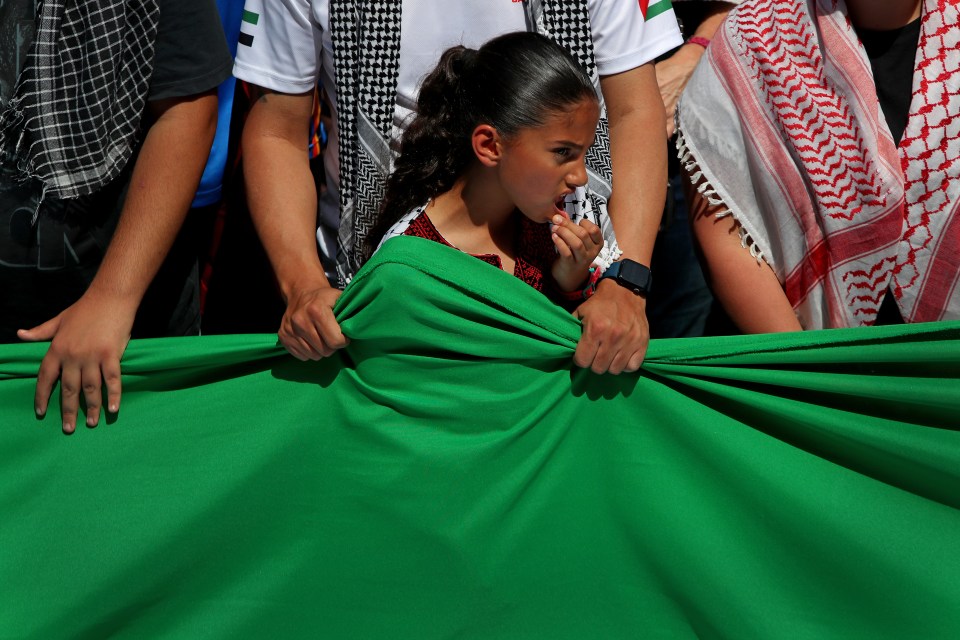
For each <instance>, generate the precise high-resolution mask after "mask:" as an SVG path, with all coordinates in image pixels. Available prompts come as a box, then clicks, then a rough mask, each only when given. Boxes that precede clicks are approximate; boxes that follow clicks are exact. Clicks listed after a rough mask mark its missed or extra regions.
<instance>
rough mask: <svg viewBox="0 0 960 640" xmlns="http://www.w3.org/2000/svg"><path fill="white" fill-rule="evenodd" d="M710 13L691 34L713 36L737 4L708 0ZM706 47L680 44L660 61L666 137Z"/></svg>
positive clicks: (660, 85)
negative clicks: (678, 102) (681, 97)
mask: <svg viewBox="0 0 960 640" xmlns="http://www.w3.org/2000/svg"><path fill="white" fill-rule="evenodd" d="M705 4H707V5H709V7H708V8H707V9H706V11H707V14H706V16H705V17H704V19H703V21H702V22H701V23H700V24H699V25H697V28H696V30H695V31H694V32H693V34H692V36H694V37H698V38H703V39H705V40H712V39H713V36H714V34H715V33H716V32H717V29H718V28H719V27H720V25H721V24H722V23H723V20H724V18H726V17H727V14H728V13H729V12H730V10H731V9H732V8H733V7H734V5H733V4H731V3H729V2H707V3H705ZM704 51H706V49H705V48H704V47H702V46H700V45H699V44H693V43H690V42H687V43H686V44H683V45H682V46H680V47H679V48H678V49H677V50H676V51H675V52H674V54H673V55H672V56H670V57H669V58H666V59H665V60H661V61H660V62H658V63H657V85H658V86H659V88H660V97H661V98H662V99H663V106H664V112H665V114H666V119H667V137H668V138H669V137H670V136H672V135H673V131H674V122H673V114H674V112H676V110H677V101H678V100H679V99H680V94H681V93H683V88H684V87H686V86H687V81H688V80H690V75H691V74H692V73H693V70H694V69H695V68H696V66H697V63H698V62H700V58H702V57H703V53H704Z"/></svg>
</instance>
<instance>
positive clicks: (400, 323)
mask: <svg viewBox="0 0 960 640" xmlns="http://www.w3.org/2000/svg"><path fill="white" fill-rule="evenodd" d="M337 313H338V317H339V318H340V320H341V322H342V326H343V329H344V332H345V334H346V335H348V336H349V337H350V338H351V340H352V342H351V344H350V346H349V347H348V348H347V349H345V350H344V351H342V352H340V353H339V354H338V355H336V356H335V357H333V358H329V359H327V360H324V361H321V362H305V363H304V362H299V361H296V360H295V359H293V358H292V357H290V356H288V355H286V354H285V352H284V351H283V350H282V348H280V347H278V346H277V345H276V339H275V337H274V336H224V337H203V338H183V339H165V340H143V341H135V342H132V343H131V344H130V346H129V348H128V349H127V353H126V355H125V357H124V392H123V393H124V395H123V402H122V409H121V413H120V416H119V417H118V418H117V419H116V420H115V421H113V420H111V421H106V422H105V421H103V420H102V421H101V424H100V426H99V427H97V428H96V429H92V430H90V429H85V428H83V427H80V428H79V429H78V431H77V433H76V434H75V435H73V436H71V437H65V436H63V435H61V434H60V426H59V419H58V415H57V414H58V408H57V407H55V406H52V407H51V409H50V412H49V415H48V417H47V418H46V419H43V420H38V419H36V418H35V417H34V416H33V409H32V398H33V387H34V384H35V374H36V370H37V367H38V364H39V360H40V358H41V357H42V355H43V353H44V351H45V348H46V345H10V346H5V347H3V348H2V349H0V474H2V478H0V594H2V596H3V598H2V601H0V638H44V639H50V638H103V637H108V636H109V637H114V636H116V637H129V638H145V637H189V638H238V637H249V638H260V637H276V638H292V637H329V638H381V637H382V638H403V637H410V638H531V637H544V638H636V637H654V638H686V637H690V638H697V637H699V638H736V639H744V638H763V639H768V638H790V639H794V638H906V637H917V638H920V637H922V638H955V637H957V635H958V633H960V544H958V542H957V541H958V538H960V433H958V429H957V426H958V416H960V323H949V324H948V323H944V324H931V325H914V326H906V327H889V328H876V329H848V330H835V331H822V332H809V333H803V334H790V335H770V336H743V337H731V338H717V339H696V340H670V341H655V342H653V343H651V345H650V350H649V353H648V357H647V360H646V362H645V364H644V367H643V369H642V370H641V372H640V373H638V374H628V375H621V376H616V377H614V376H609V375H605V376H597V375H594V374H592V373H590V372H589V371H584V370H580V369H578V368H576V367H575V366H573V365H572V362H571V357H572V354H573V349H574V347H575V345H576V341H577V339H578V337H579V332H580V327H579V323H578V321H576V320H575V319H574V318H572V317H571V316H570V315H569V314H567V313H566V312H564V311H563V310H562V309H560V308H558V307H556V306H554V305H553V304H551V303H550V302H549V301H548V300H547V299H546V298H544V297H543V296H541V295H540V294H539V293H537V292H536V291H534V290H533V289H532V288H530V287H528V286H527V285H525V284H524V283H522V282H520V281H519V280H517V279H515V278H513V277H512V276H509V275H508V274H505V273H503V272H501V271H498V270H497V269H495V268H493V267H491V266H490V265H488V264H485V263H483V262H481V261H479V260H476V259H474V258H471V257H470V256H466V255H464V254H460V253H458V252H456V251H454V250H452V249H449V248H446V247H443V246H440V245H438V244H436V243H431V242H429V241H425V240H420V239H417V238H397V239H394V240H391V241H390V242H388V243H387V244H386V245H385V246H384V248H383V249H381V251H380V252H378V253H377V254H376V255H375V256H374V258H373V260H372V261H371V262H370V263H369V264H367V265H366V266H365V267H364V268H363V269H362V270H361V272H360V273H358V275H357V276H356V278H355V279H354V281H353V282H352V283H351V285H350V286H349V287H348V289H347V290H346V291H345V292H344V294H343V296H341V298H340V301H339V303H338V306H337Z"/></svg>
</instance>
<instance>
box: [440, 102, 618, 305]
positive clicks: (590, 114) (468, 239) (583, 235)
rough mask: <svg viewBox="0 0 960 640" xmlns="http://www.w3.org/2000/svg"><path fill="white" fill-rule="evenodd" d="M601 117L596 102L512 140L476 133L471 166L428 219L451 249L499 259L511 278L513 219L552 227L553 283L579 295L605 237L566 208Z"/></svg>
mask: <svg viewBox="0 0 960 640" xmlns="http://www.w3.org/2000/svg"><path fill="white" fill-rule="evenodd" d="M599 117H600V109H599V106H598V105H597V102H596V101H595V100H589V99H586V100H583V101H581V102H579V103H576V104H575V105H573V106H572V107H571V108H570V109H569V110H567V111H563V112H557V113H553V114H550V115H549V116H547V118H545V120H544V123H543V124H542V125H541V126H538V127H530V128H527V129H521V130H520V131H518V132H516V133H515V134H514V135H512V136H509V137H504V136H501V135H500V133H499V132H498V131H497V130H496V129H495V128H494V127H492V126H490V125H487V124H481V125H478V126H477V127H476V128H475V129H474V131H473V134H472V136H471V141H472V144H473V151H474V154H475V160H474V162H473V163H472V164H471V165H470V167H469V168H468V169H467V170H466V171H465V172H464V174H463V175H462V176H461V177H460V179H459V180H457V182H456V183H455V184H454V186H453V188H451V189H450V190H449V191H447V192H446V193H443V194H441V195H439V196H437V197H436V198H435V199H434V200H433V202H432V203H431V204H430V206H429V207H428V208H427V215H428V216H429V217H430V220H431V221H432V222H433V224H434V226H436V227H437V230H438V231H439V232H440V233H441V234H442V235H443V236H444V238H446V239H447V241H449V242H450V243H451V244H453V245H454V246H456V247H457V248H459V249H460V250H462V251H466V252H467V253H472V254H497V255H499V256H500V259H501V262H502V265H503V269H504V270H505V271H508V272H510V273H512V272H513V269H514V266H515V264H516V255H515V252H514V239H515V226H514V225H515V219H514V215H515V214H516V212H518V211H519V212H520V213H521V214H522V215H525V216H527V217H528V218H529V219H530V220H532V221H534V222H538V223H543V224H551V225H553V226H552V231H553V233H552V237H553V242H554V245H555V246H556V247H557V253H558V258H557V260H556V261H555V262H554V265H553V268H552V271H551V272H552V275H553V277H554V280H556V282H557V285H558V286H559V287H560V288H561V289H562V290H565V291H573V290H575V289H577V288H578V287H580V286H581V285H582V283H583V281H584V280H585V279H586V277H587V271H588V269H589V267H590V264H591V263H592V261H593V259H594V258H595V257H596V256H597V254H598V253H599V252H600V249H601V248H602V246H603V237H602V234H601V233H600V229H599V228H598V227H597V226H596V225H595V224H593V223H591V222H589V221H586V220H583V221H581V222H580V224H579V225H576V224H574V223H573V222H571V221H570V220H569V218H568V217H567V215H566V213H565V212H564V210H563V200H564V198H565V197H566V196H568V195H569V194H571V193H573V192H574V190H575V189H576V188H577V187H581V186H583V185H585V184H586V183H587V169H586V165H585V161H584V159H585V155H586V152H587V149H589V147H590V145H591V144H593V139H594V133H595V131H596V126H597V120H598V118H599Z"/></svg>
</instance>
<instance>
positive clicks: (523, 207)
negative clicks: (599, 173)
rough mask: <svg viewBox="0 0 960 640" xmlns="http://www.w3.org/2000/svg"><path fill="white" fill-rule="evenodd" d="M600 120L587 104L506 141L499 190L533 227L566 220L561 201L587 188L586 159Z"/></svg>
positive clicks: (593, 107) (597, 110)
mask: <svg viewBox="0 0 960 640" xmlns="http://www.w3.org/2000/svg"><path fill="white" fill-rule="evenodd" d="M599 117H600V107H599V106H598V105H597V102H596V101H595V100H589V99H585V100H583V101H582V102H579V103H577V104H576V105H574V106H573V107H572V108H570V109H569V110H567V111H560V112H555V113H553V114H551V115H549V116H548V117H547V118H546V119H545V121H544V123H543V124H542V125H540V126H539V127H530V128H527V129H521V130H520V131H518V132H517V133H516V134H514V135H513V136H511V137H510V138H508V139H506V140H505V141H504V145H503V155H502V158H501V161H500V164H499V167H500V184H501V186H502V187H503V189H504V191H505V192H506V194H507V196H508V197H509V198H510V199H511V200H512V201H513V203H514V205H515V206H516V207H517V209H519V210H520V211H521V213H523V214H524V215H525V216H527V217H528V218H530V219H531V220H533V221H534V222H550V221H551V220H552V219H553V217H554V216H555V215H558V214H559V215H563V216H566V213H565V212H564V206H563V200H564V198H565V197H566V196H567V195H569V194H571V193H573V192H574V190H575V189H576V188H577V187H582V186H583V185H585V184H586V183H587V168H586V165H585V164H584V156H585V154H586V153H587V149H588V148H589V147H590V145H591V144H593V138H594V133H595V132H596V129H597V120H598V119H599Z"/></svg>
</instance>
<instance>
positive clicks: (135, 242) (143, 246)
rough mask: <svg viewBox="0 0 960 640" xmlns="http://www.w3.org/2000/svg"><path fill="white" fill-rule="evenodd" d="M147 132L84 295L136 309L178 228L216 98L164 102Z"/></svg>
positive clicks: (207, 141)
mask: <svg viewBox="0 0 960 640" xmlns="http://www.w3.org/2000/svg"><path fill="white" fill-rule="evenodd" d="M168 102H171V103H172V104H168V105H165V106H164V107H163V108H162V112H161V113H160V115H159V116H158V117H157V119H156V121H155V122H154V123H153V125H152V126H151V127H150V129H149V130H148V132H147V135H146V138H145V140H144V143H143V147H142V149H141V150H140V155H139V157H138V158H137V161H136V165H135V166H134V169H133V174H132V177H131V181H130V187H129V190H128V192H127V197H126V200H125V202H124V205H123V211H122V212H121V216H120V220H119V222H118V224H117V229H116V231H115V232H114V235H113V238H112V240H111V242H110V246H109V247H108V249H107V252H106V254H105V256H104V259H103V263H102V264H101V266H100V269H99V271H98V272H97V275H96V277H95V278H94V280H93V282H92V283H91V285H90V290H89V292H88V293H89V295H94V296H109V297H110V298H111V299H114V300H117V301H118V302H120V303H122V304H124V305H125V306H126V307H127V310H131V311H136V308H137V307H138V306H139V304H140V300H141V299H142V298H143V295H144V293H145V292H146V290H147V287H148V286H149V284H150V282H151V280H153V277H154V276H155V275H156V273H157V270H158V269H159V268H160V265H161V264H162V263H163V260H164V258H165V257H166V255H167V252H168V251H169V250H170V246H171V245H172V244H173V241H174V239H175V238H176V236H177V233H178V231H179V230H180V227H181V225H182V224H183V220H184V218H185V217H186V214H187V211H188V210H189V208H190V202H191V201H192V199H193V196H194V193H195V192H196V190H197V185H198V184H199V182H200V176H201V174H202V173H203V167H204V164H205V163H206V160H207V155H208V154H209V151H210V145H211V143H212V142H213V135H214V132H215V130H216V124H217V97H216V95H215V94H213V93H210V94H205V95H203V96H199V97H196V98H192V99H187V100H175V101H168Z"/></svg>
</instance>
